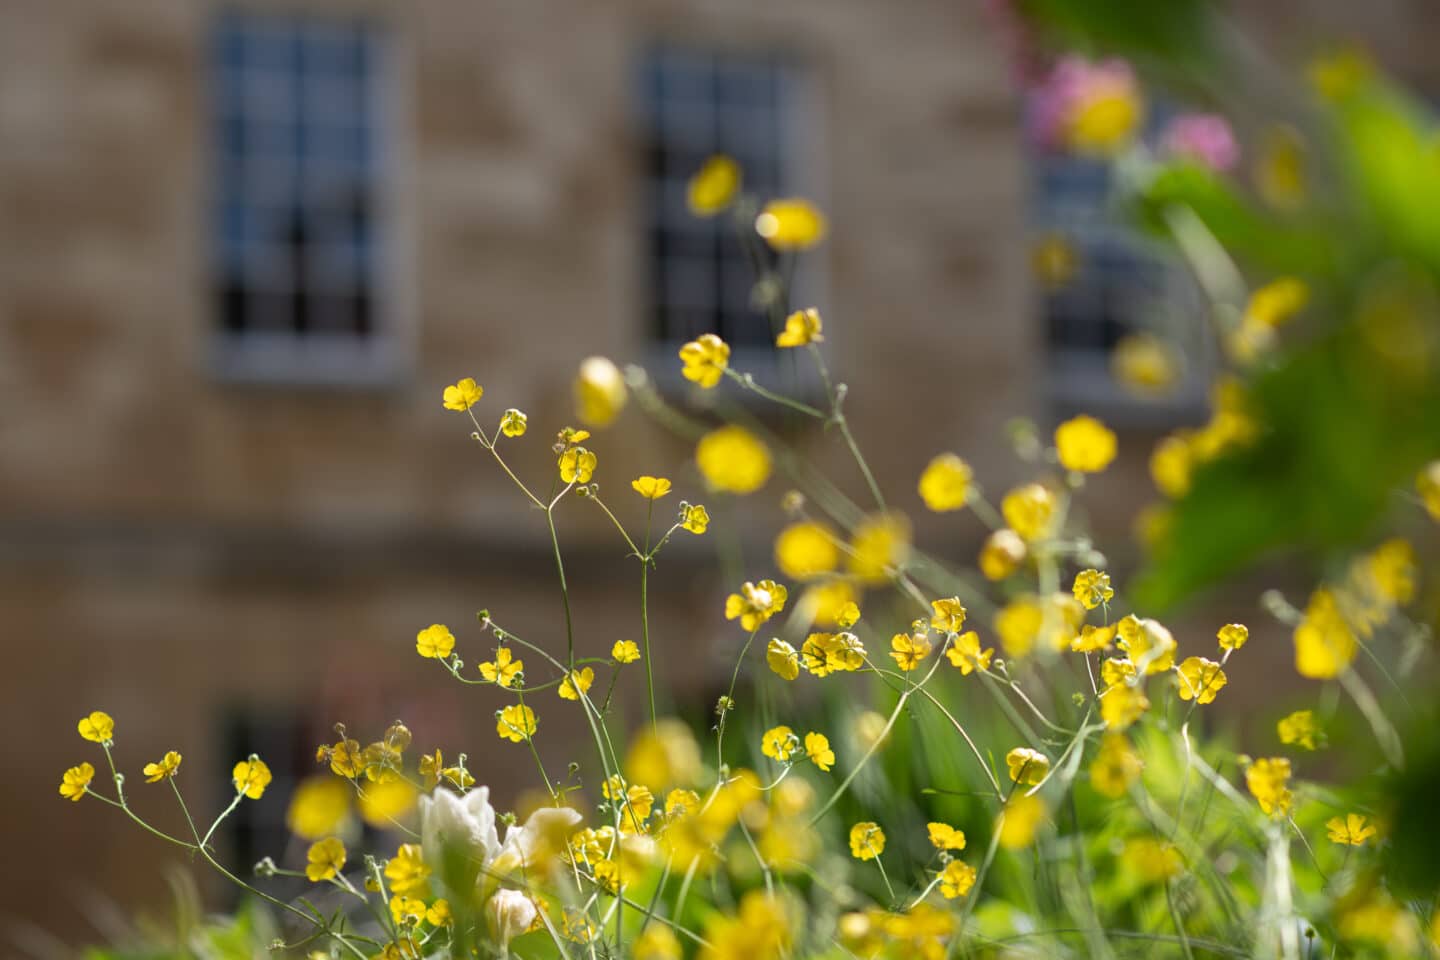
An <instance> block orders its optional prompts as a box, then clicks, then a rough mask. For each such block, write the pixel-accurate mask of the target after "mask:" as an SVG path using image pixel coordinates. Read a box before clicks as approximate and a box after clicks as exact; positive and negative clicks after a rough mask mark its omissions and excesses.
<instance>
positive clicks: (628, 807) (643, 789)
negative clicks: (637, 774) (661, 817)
mask: <svg viewBox="0 0 1440 960" xmlns="http://www.w3.org/2000/svg"><path fill="white" fill-rule="evenodd" d="M654 807H655V795H654V794H653V793H651V792H650V788H649V787H647V786H645V785H644V784H641V783H635V784H631V785H630V786H629V787H628V788H626V790H625V819H624V821H623V822H622V824H621V830H625V831H629V830H630V829H631V828H634V829H635V830H639V829H640V827H641V825H643V824H644V822H645V821H646V820H648V819H650V813H651V811H652V810H653V809H654Z"/></svg>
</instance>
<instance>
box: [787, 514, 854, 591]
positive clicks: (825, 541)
mask: <svg viewBox="0 0 1440 960" xmlns="http://www.w3.org/2000/svg"><path fill="white" fill-rule="evenodd" d="M837 540H838V535H837V534H836V533H835V531H834V530H832V529H831V528H830V527H828V526H827V525H825V524H823V523H816V522H815V521H813V520H804V521H801V522H799V523H792V524H790V525H789V526H788V527H786V528H785V529H784V530H781V531H780V535H779V536H778V537H776V538H775V564H776V566H778V567H779V568H780V572H781V573H783V574H785V576H787V577H789V578H791V579H792V580H809V579H811V578H813V577H817V576H820V575H821V574H825V573H829V572H830V571H832V570H834V569H835V568H836V567H837V566H839V564H840V548H839V546H837Z"/></svg>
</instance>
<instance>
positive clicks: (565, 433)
mask: <svg viewBox="0 0 1440 960" xmlns="http://www.w3.org/2000/svg"><path fill="white" fill-rule="evenodd" d="M589 439H590V431H589V430H576V429H575V428H574V427H565V428H564V429H563V430H561V431H560V432H559V433H557V434H555V440H556V442H557V443H559V444H560V446H562V447H573V446H575V445H576V444H578V443H584V442H585V441H586V440H589Z"/></svg>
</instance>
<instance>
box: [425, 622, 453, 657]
mask: <svg viewBox="0 0 1440 960" xmlns="http://www.w3.org/2000/svg"><path fill="white" fill-rule="evenodd" d="M454 649H455V636H454V634H452V633H451V632H450V628H449V627H447V626H445V625H444V624H440V623H432V624H431V625H430V626H428V627H426V628H425V629H424V630H421V631H420V632H419V633H417V634H416V635H415V651H416V652H417V653H419V654H420V656H422V657H427V658H429V659H431V660H444V659H445V658H446V657H448V656H450V653H451V652H452V651H453V650H454Z"/></svg>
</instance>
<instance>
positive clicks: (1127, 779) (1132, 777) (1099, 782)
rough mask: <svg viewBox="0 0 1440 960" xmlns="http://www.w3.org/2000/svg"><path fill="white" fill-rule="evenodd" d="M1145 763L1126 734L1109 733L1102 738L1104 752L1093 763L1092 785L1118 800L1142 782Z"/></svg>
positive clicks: (1091, 764) (1091, 768)
mask: <svg viewBox="0 0 1440 960" xmlns="http://www.w3.org/2000/svg"><path fill="white" fill-rule="evenodd" d="M1144 766H1145V765H1144V763H1143V762H1142V761H1141V759H1140V755H1139V754H1138V753H1136V752H1135V748H1134V747H1132V746H1130V741H1129V740H1127V739H1126V738H1125V736H1124V735H1123V734H1119V733H1107V734H1105V735H1104V736H1102V737H1101V738H1100V749H1099V750H1097V751H1096V753H1095V759H1094V760H1092V761H1091V762H1090V786H1092V787H1094V788H1095V792H1096V793H1098V794H1100V795H1101V796H1103V797H1109V798H1110V799H1111V800H1118V799H1119V798H1120V797H1123V796H1124V795H1125V792H1126V791H1127V790H1129V789H1130V785H1131V784H1132V783H1134V782H1135V781H1136V780H1138V779H1140V771H1141V770H1143V769H1144Z"/></svg>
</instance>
